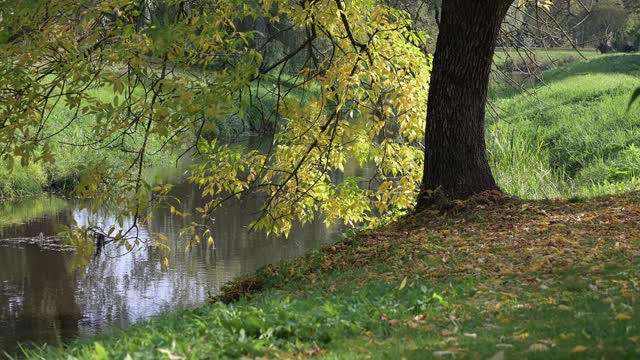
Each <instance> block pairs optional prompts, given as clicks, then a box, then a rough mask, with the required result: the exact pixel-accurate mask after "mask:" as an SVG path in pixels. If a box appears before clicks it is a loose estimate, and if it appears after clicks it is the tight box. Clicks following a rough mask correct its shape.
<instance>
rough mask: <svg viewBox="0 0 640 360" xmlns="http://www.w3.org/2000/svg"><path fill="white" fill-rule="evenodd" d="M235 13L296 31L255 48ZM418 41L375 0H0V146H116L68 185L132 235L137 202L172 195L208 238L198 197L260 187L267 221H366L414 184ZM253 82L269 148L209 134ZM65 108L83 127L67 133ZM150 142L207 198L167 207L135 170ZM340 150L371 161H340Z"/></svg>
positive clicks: (29, 152) (206, 212) (422, 73)
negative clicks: (368, 168) (73, 135)
mask: <svg viewBox="0 0 640 360" xmlns="http://www.w3.org/2000/svg"><path fill="white" fill-rule="evenodd" d="M167 9H168V10H167ZM160 10H162V11H160ZM247 21H253V22H258V21H262V22H264V23H267V24H268V25H269V26H270V27H271V28H275V29H277V34H278V35H279V36H280V37H282V36H287V35H286V34H295V36H297V38H299V41H298V43H297V44H296V45H295V46H292V47H291V49H289V50H288V51H287V52H286V53H284V54H281V56H279V57H273V56H271V57H267V56H266V55H265V49H266V48H268V47H269V46H268V45H269V44H271V43H273V42H274V37H273V36H271V35H268V34H265V33H263V32H261V31H258V30H256V29H255V28H247V27H246V26H242V24H245V23H246V22H247ZM283 34H285V35H283ZM425 41H426V36H425V35H424V34H419V33H417V32H416V31H414V30H413V28H412V24H411V21H410V20H409V17H408V16H407V14H405V13H403V12H402V11H399V10H396V9H393V8H390V7H387V6H384V5H382V4H380V3H378V2H377V1H374V0H312V1H300V2H291V1H288V0H260V1H254V2H247V1H244V0H242V1H241V0H220V1H215V2H209V1H177V0H167V1H154V0H135V1H134V0H103V1H95V0H91V1H89V0H73V1H70V0H50V1H44V0H31V1H18V0H4V1H0V59H2V60H1V61H0V84H1V85H0V144H2V148H1V150H0V159H1V161H2V162H3V164H4V166H6V167H8V168H13V167H15V166H25V165H27V164H29V163H31V162H34V161H45V162H53V161H55V159H56V155H57V154H56V153H55V152H54V151H53V150H52V146H51V144H52V143H54V142H56V143H58V144H66V146H84V147H87V151H92V149H97V148H100V149H105V148H106V149H110V150H111V151H117V152H119V153H120V154H121V156H119V161H118V163H117V164H115V165H113V164H111V165H110V166H105V167H102V168H96V169H93V171H92V172H91V173H89V174H87V175H86V176H85V177H84V178H83V179H82V181H81V183H80V185H79V186H78V187H77V188H76V190H75V192H76V194H77V195H79V196H82V197H84V198H91V199H92V204H93V206H94V207H95V208H98V207H101V206H103V205H105V204H116V205H117V206H118V209H119V214H120V215H119V216H120V221H121V223H122V222H123V221H124V219H125V218H127V217H133V218H134V222H133V224H134V225H133V226H132V227H131V228H130V229H123V230H120V231H119V232H117V231H115V230H113V229H111V230H107V229H105V231H106V232H108V233H109V234H110V235H112V236H114V237H116V238H117V239H123V238H125V237H129V236H135V231H136V230H137V227H138V226H139V225H140V224H143V223H145V222H147V221H149V220H150V219H149V217H148V215H147V214H150V212H149V211H148V210H149V208H150V207H152V206H171V209H172V212H173V213H174V214H176V215H181V216H192V224H191V226H190V227H188V228H187V229H185V230H184V234H185V235H188V236H190V237H191V238H192V239H194V240H196V241H200V239H202V238H208V239H209V241H213V239H211V238H210V237H209V231H208V228H209V226H211V221H210V220H211V219H210V215H211V212H212V211H213V210H214V209H215V208H217V207H219V206H222V205H223V204H224V202H225V201H228V200H229V199H231V198H234V197H241V196H243V195H245V194H248V193H250V192H260V193H262V194H264V197H265V198H266V201H265V205H264V209H263V213H262V216H261V217H260V218H259V220H257V221H256V223H255V226H256V227H257V228H258V229H261V230H266V231H271V232H274V233H276V234H284V235H287V234H288V232H289V231H290V229H291V226H292V223H293V222H294V221H296V220H299V221H301V222H303V223H304V222H308V221H313V220H314V219H315V218H316V217H317V216H318V214H320V213H322V214H324V216H325V221H326V222H327V223H332V222H336V221H339V220H340V221H344V222H345V223H356V222H361V221H368V220H371V219H372V216H373V215H374V214H376V215H379V214H383V215H384V214H389V213H391V212H394V211H398V210H402V209H407V208H408V207H410V206H411V205H412V203H413V200H414V197H415V195H416V192H417V190H418V186H419V181H420V179H421V176H422V174H421V171H422V167H421V165H420V164H421V163H422V159H423V148H422V145H421V139H422V138H423V135H424V134H423V133H424V128H425V124H424V122H425V118H426V103H427V102H426V96H427V88H428V81H429V71H430V61H428V58H427V55H425V53H424V52H423V51H422V50H421V49H422V48H423V46H424V43H425ZM296 59H297V60H298V61H297V62H296V61H294V60H296ZM294 63H295V64H294ZM265 97H269V98H271V99H273V106H271V107H269V108H268V109H267V110H268V113H269V117H270V118H272V119H276V120H275V125H274V126H273V133H272V137H273V140H272V142H271V145H270V146H269V149H268V150H262V151H257V150H248V149H244V148H242V147H238V146H233V145H231V144H229V143H227V142H225V141H223V140H222V139H216V136H215V134H216V129H217V128H218V127H220V126H223V125H224V124H225V123H226V122H229V121H230V119H232V118H234V117H240V118H243V117H246V116H247V109H251V108H252V107H255V106H256V102H259V101H260V99H264V98H265ZM57 112H58V113H59V112H62V113H63V114H64V115H65V116H64V117H63V119H64V121H61V120H60V117H52V114H56V113H57ZM52 119H53V120H52ZM77 123H81V124H82V125H83V128H84V129H85V132H84V133H83V137H84V141H82V142H81V143H78V142H76V143H67V141H68V139H67V138H66V137H65V129H67V128H68V127H69V126H70V124H77ZM158 152H164V153H174V154H176V157H179V156H180V155H183V154H185V153H189V154H190V156H192V157H193V160H194V165H193V166H192V167H191V168H190V170H189V180H190V181H191V182H193V183H194V184H197V185H198V186H200V188H201V189H202V194H203V195H204V196H205V197H206V199H207V200H208V201H207V203H206V205H205V206H204V207H203V208H200V209H198V212H199V213H198V214H190V215H189V214H182V213H181V212H180V211H178V210H176V202H177V201H179V199H173V198H171V197H170V190H171V186H170V185H166V184H162V183H155V182H153V181H149V180H146V179H145V178H144V177H143V176H142V174H143V171H144V168H145V167H146V164H147V161H148V159H149V157H150V156H153V155H154V154H156V153H158ZM350 161H354V162H357V163H358V164H360V165H361V166H365V165H373V167H374V168H375V175H374V176H373V178H372V179H360V178H357V177H354V176H345V175H344V172H345V166H346V164H347V163H348V162H350ZM341 179H342V181H338V180H341ZM363 184H364V185H365V186H363ZM366 185H368V186H366ZM82 234H85V235H86V229H84V228H77V229H76V233H75V235H82Z"/></svg>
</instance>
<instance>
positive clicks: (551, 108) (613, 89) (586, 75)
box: [487, 54, 640, 199]
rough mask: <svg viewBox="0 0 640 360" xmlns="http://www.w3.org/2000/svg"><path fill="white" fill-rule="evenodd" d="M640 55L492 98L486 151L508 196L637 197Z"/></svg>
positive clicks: (547, 77)
mask: <svg viewBox="0 0 640 360" xmlns="http://www.w3.org/2000/svg"><path fill="white" fill-rule="evenodd" d="M638 84H640V55H638V54H614V55H604V56H597V57H595V58H592V59H590V60H588V61H578V62H574V63H571V64H567V65H565V66H562V67H560V68H559V69H556V70H552V71H548V72H546V73H544V83H540V82H538V83H535V84H533V85H530V86H528V87H527V89H526V91H525V92H513V91H511V92H504V93H499V92H498V93H496V94H494V95H493V98H492V103H491V107H490V108H489V109H488V111H487V113H488V120H487V122H488V126H487V149H488V153H489V158H490V163H491V166H492V169H493V172H494V175H495V177H496V179H497V181H498V183H499V185H500V187H501V188H502V189H503V190H505V191H506V192H508V193H509V194H513V195H516V196H518V197H521V198H527V199H544V198H572V197H582V198H586V197H593V196H600V195H606V194H616V193H624V192H628V191H634V190H640V166H639V163H638V161H637V159H638V156H640V128H639V127H638V122H639V121H640V108H638V106H634V107H633V108H632V109H630V110H629V111H627V106H628V103H629V99H630V97H631V94H632V93H633V91H634V90H635V89H636V88H637V87H638Z"/></svg>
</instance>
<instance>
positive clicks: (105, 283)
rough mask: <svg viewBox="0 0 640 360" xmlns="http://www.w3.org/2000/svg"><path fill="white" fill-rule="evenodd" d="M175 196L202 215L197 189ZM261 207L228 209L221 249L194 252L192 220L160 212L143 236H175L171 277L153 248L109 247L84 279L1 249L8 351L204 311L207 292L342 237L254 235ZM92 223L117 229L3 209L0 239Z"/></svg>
mask: <svg viewBox="0 0 640 360" xmlns="http://www.w3.org/2000/svg"><path fill="white" fill-rule="evenodd" d="M174 194H175V195H176V196H178V197H180V199H181V200H182V206H183V208H182V209H181V211H189V212H193V209H195V208H196V207H198V206H201V202H202V201H201V200H200V198H199V196H198V190H197V189H196V188H194V187H192V186H190V185H180V186H177V187H176V189H175V192H174ZM259 207H260V201H259V200H258V199H256V198H253V199H248V200H246V201H243V202H236V203H233V204H229V205H228V206H226V207H225V208H223V209H220V210H219V211H218V212H217V213H216V214H215V226H214V228H213V229H212V230H213V235H214V238H215V239H216V247H215V249H209V248H207V246H206V245H205V244H203V245H202V246H199V247H197V248H195V249H193V250H191V251H190V252H186V251H185V250H184V248H185V243H183V242H182V241H180V240H178V239H177V236H176V235H177V233H178V231H179V230H180V229H181V228H182V227H183V226H184V225H186V221H187V220H181V219H179V218H175V217H171V216H169V213H168V211H167V210H158V211H157V212H156V213H154V217H153V222H152V223H151V224H150V225H149V226H148V227H146V228H144V229H142V231H141V233H140V236H141V238H142V239H149V237H150V236H149V234H154V233H159V232H161V233H164V234H167V235H168V236H169V238H170V241H169V243H168V245H170V246H171V247H172V251H171V253H170V254H169V258H170V261H171V268H170V269H168V270H165V269H163V268H162V266H161V255H160V254H159V252H158V251H157V250H155V249H154V248H153V247H152V246H151V245H144V246H141V247H140V248H139V249H137V250H136V251H134V252H131V253H126V252H125V251H124V250H123V249H120V250H119V249H116V248H115V247H114V246H113V245H106V247H105V250H104V251H103V253H102V254H101V256H100V257H99V258H96V259H93V260H92V261H91V262H90V264H89V265H88V267H87V268H86V269H82V270H75V269H76V268H77V267H76V266H74V264H76V262H77V261H78V258H77V256H76V255H75V253H73V252H61V251H52V250H44V249H42V248H40V247H38V246H35V245H15V244H13V245H12V244H10V243H8V242H6V241H5V242H3V241H2V240H0V350H4V351H8V352H13V351H15V350H16V344H17V343H18V342H20V343H31V342H37V343H42V342H47V343H49V344H57V343H59V342H60V341H62V340H65V339H69V338H73V337H78V336H87V335H92V334H95V333H96V332H97V331H99V330H101V329H103V330H104V329H108V328H110V327H111V326H112V325H113V324H115V325H121V326H126V325H128V324H131V323H134V322H137V321H141V320H144V319H148V318H149V317H152V316H154V315H157V314H159V313H162V312H166V311H170V310H175V309H184V308H192V307H196V306H199V305H202V304H203V303H205V301H206V299H207V292H208V291H211V292H212V293H213V294H215V293H216V291H217V289H219V288H220V286H221V285H222V284H224V283H225V282H227V281H229V280H231V279H233V278H235V277H237V276H238V275H241V274H245V273H248V272H251V271H253V270H255V269H257V268H258V267H260V266H263V265H265V264H268V263H272V262H275V261H277V260H278V259H281V258H286V257H293V256H299V255H302V254H303V253H304V252H305V251H306V250H307V249H309V248H314V247H318V246H321V245H324V244H328V243H331V242H333V241H335V240H336V239H337V238H338V237H339V232H340V231H339V230H340V229H337V228H329V229H327V228H326V227H325V225H324V224H323V223H321V222H318V223H316V224H310V225H308V226H304V227H302V228H300V227H298V228H295V229H294V231H292V233H291V235H290V237H289V239H288V240H285V239H282V238H269V239H267V238H266V237H265V235H264V234H260V233H248V232H247V225H248V224H249V223H250V222H251V221H252V219H253V216H255V215H252V213H255V211H256V210H258V209H259ZM21 218H23V219H24V218H28V220H26V221H25V220H21ZM89 219H91V220H92V221H96V220H98V221H100V222H102V223H104V224H109V223H111V222H112V221H113V220H112V218H111V216H110V214H109V213H107V212H105V213H101V214H90V213H89V212H87V211H86V210H79V207H78V206H77V204H74V203H72V202H68V201H65V200H62V199H60V198H56V197H51V196H48V197H41V198H36V199H28V200H25V201H22V202H20V203H15V204H12V203H5V204H0V239H7V238H14V237H26V236H37V235H39V234H40V233H43V234H44V235H45V236H48V235H55V234H56V233H58V231H59V230H60V227H61V225H68V224H70V223H71V221H72V220H75V221H76V222H77V223H78V224H85V223H87V221H88V220H89ZM183 221H184V223H183ZM16 222H22V223H18V224H16ZM0 354H2V351H0Z"/></svg>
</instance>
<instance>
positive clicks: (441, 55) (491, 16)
mask: <svg viewBox="0 0 640 360" xmlns="http://www.w3.org/2000/svg"><path fill="white" fill-rule="evenodd" d="M512 2H513V0H484V1H476V0H446V1H443V2H442V13H441V20H440V32H439V35H438V40H437V43H436V51H435V54H434V63H433V71H432V73H431V85H430V89H429V99H428V103H427V128H426V134H425V136H426V137H425V146H426V149H425V163H424V175H423V178H422V185H421V196H420V198H419V200H418V209H420V208H424V207H426V206H429V205H430V204H431V203H432V201H433V197H432V196H430V194H432V191H436V192H438V191H439V192H441V193H442V194H443V195H444V196H446V197H447V198H449V199H465V198H467V197H469V196H470V195H473V194H477V193H480V192H483V191H486V190H499V189H498V185H497V184H496V182H495V180H494V179H493V175H492V174H491V168H490V167H489V163H488V161H487V157H486V146H485V138H484V116H485V105H486V101H487V89H488V86H489V75H490V71H491V63H492V59H493V53H494V50H495V43H496V39H497V37H498V33H499V31H500V25H501V24H502V20H503V19H504V17H505V15H506V12H507V10H508V8H509V6H510V5H511V3H512Z"/></svg>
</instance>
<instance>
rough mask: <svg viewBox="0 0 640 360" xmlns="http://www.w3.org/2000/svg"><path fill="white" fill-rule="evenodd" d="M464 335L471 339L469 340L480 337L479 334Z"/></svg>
mask: <svg viewBox="0 0 640 360" xmlns="http://www.w3.org/2000/svg"><path fill="white" fill-rule="evenodd" d="M462 335H464V336H466V337H469V338H472V339H475V338H477V337H478V334H476V333H464V334H462Z"/></svg>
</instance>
